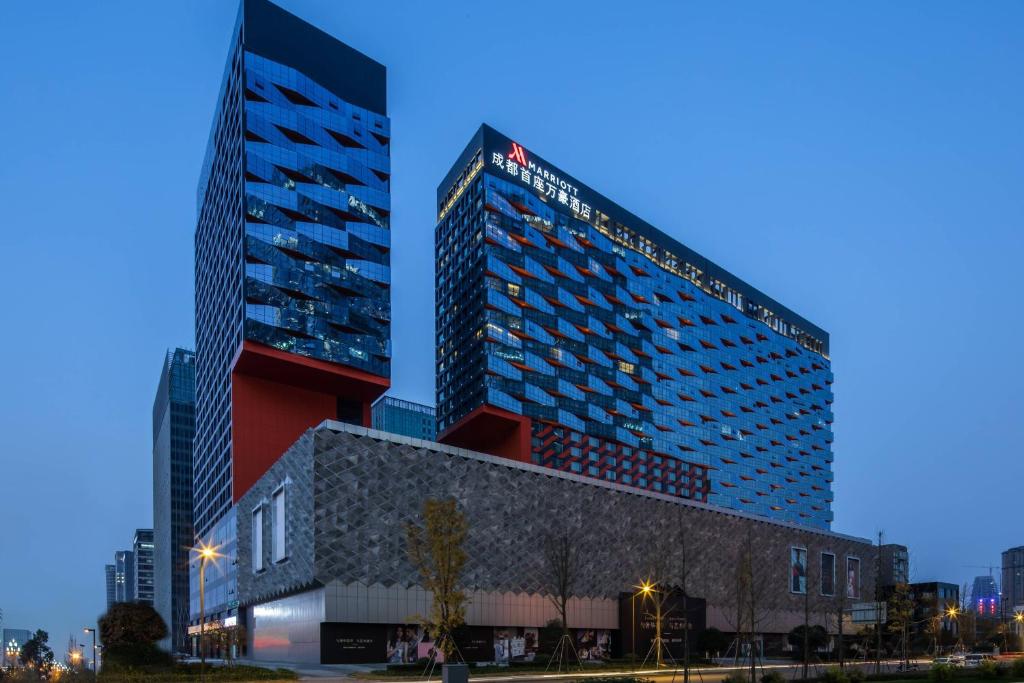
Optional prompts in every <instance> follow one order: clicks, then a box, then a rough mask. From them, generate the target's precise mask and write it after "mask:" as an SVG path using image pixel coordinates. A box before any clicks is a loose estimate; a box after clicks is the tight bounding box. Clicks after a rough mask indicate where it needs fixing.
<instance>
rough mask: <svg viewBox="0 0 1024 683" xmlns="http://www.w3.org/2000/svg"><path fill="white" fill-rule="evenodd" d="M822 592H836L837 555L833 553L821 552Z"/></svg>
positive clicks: (823, 593) (833, 593)
mask: <svg viewBox="0 0 1024 683" xmlns="http://www.w3.org/2000/svg"><path fill="white" fill-rule="evenodd" d="M821 594H822V595H835V594H836V556H835V555H833V554H832V553H822V554H821Z"/></svg>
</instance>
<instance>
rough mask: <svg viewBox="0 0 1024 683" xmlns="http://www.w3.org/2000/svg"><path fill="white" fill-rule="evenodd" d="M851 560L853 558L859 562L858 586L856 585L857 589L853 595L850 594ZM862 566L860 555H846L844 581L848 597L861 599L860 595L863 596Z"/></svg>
mask: <svg viewBox="0 0 1024 683" xmlns="http://www.w3.org/2000/svg"><path fill="white" fill-rule="evenodd" d="M850 560H853V561H855V562H856V563H857V586H856V589H855V591H854V594H853V595H850ZM860 568H861V561H860V557H858V556H856V555H847V556H846V579H845V581H843V583H844V585H845V586H846V589H845V590H846V597H847V598H853V599H855V600H859V599H860V596H861V578H860Z"/></svg>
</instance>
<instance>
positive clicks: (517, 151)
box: [508, 142, 526, 166]
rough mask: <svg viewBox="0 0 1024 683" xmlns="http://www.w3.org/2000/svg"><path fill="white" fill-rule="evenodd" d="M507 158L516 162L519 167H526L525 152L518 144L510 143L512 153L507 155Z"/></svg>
mask: <svg viewBox="0 0 1024 683" xmlns="http://www.w3.org/2000/svg"><path fill="white" fill-rule="evenodd" d="M508 158H509V159H510V160H512V161H516V162H518V163H519V165H520V166H526V151H525V150H524V149H523V147H522V145H520V144H518V143H515V142H513V143H512V151H511V152H509V153H508Z"/></svg>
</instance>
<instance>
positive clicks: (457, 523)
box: [405, 498, 469, 662]
mask: <svg viewBox="0 0 1024 683" xmlns="http://www.w3.org/2000/svg"><path fill="white" fill-rule="evenodd" d="M468 531H469V524H468V522H467V521H466V516H465V515H464V514H463V513H462V512H461V511H460V510H459V508H458V505H457V504H456V503H455V500H454V499H451V498H449V499H447V500H436V499H428V500H426V501H424V503H423V524H422V526H420V525H418V524H413V523H408V524H406V527H405V532H406V545H407V551H408V555H409V561H410V562H411V563H412V565H413V566H414V567H415V568H416V570H417V571H418V572H419V574H420V577H421V578H422V579H423V588H425V589H426V590H428V591H430V593H431V595H432V597H433V603H432V606H431V611H430V617H429V618H427V619H424V618H422V617H420V621H422V622H423V623H424V625H425V626H427V627H429V628H430V630H431V632H432V633H435V634H436V635H437V645H438V648H440V650H441V652H442V653H443V654H444V660H445V661H446V662H450V661H451V656H452V653H453V652H454V651H455V643H454V641H453V639H452V638H453V634H454V631H455V629H456V628H458V627H459V626H461V625H462V624H463V623H464V622H465V618H466V602H467V598H466V594H465V592H463V590H462V587H461V585H460V584H461V579H462V570H463V568H464V567H465V566H466V560H467V559H468V558H467V555H466V550H465V547H464V546H465V542H466V535H467V533H468Z"/></svg>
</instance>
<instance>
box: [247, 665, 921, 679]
mask: <svg viewBox="0 0 1024 683" xmlns="http://www.w3.org/2000/svg"><path fill="white" fill-rule="evenodd" d="M246 663H247V664H255V663H256V662H246ZM916 664H917V666H919V667H927V666H928V664H929V660H918V661H917V662H916ZM259 665H260V666H271V667H273V666H277V665H275V664H271V663H269V662H260V663H259ZM898 665H899V662H897V661H895V660H893V661H883V662H882V670H883V671H885V672H893V671H896V670H897V666H898ZM279 666H282V667H287V668H291V669H293V670H295V671H297V672H298V674H299V676H300V677H301V679H302V680H315V681H318V682H319V683H360V682H361V681H362V682H363V683H381V680H380V679H373V680H372V681H371V680H370V679H360V678H359V674H360V673H362V672H365V671H367V670H368V668H367V667H357V666H350V667H346V666H327V665H316V664H310V665H299V666H295V665H288V664H284V663H282V664H280V665H279ZM829 666H832V665H831V664H817V665H812V666H811V667H810V670H809V671H808V675H809V676H811V677H816V676H818V675H820V674H821V672H822V671H824V670H825V669H826V668H828V667H829ZM847 666H856V667H858V668H861V669H863V670H864V671H865V673H873V672H874V668H875V663H874V662H866V663H864V662H858V663H850V662H847ZM747 670H748V667H744V666H731V665H729V666H716V667H703V668H693V669H691V670H690V682H691V683H721V681H722V680H723V679H724V678H725V677H726V676H727V675H729V674H730V673H733V672H736V671H747ZM767 671H778V672H779V673H781V674H782V675H783V676H785V677H786V678H787V679H791V680H795V679H799V678H801V676H802V675H803V666H802V665H801V664H793V663H790V662H777V661H776V662H766V663H765V664H764V665H763V666H758V677H760V676H761V674H762V673H765V672H767ZM631 673H632V672H631V671H628V670H625V671H608V670H607V669H602V670H600V671H593V670H590V671H588V670H587V668H586V667H584V669H583V672H582V673H581V672H571V673H563V674H557V673H548V674H545V673H537V672H523V673H518V674H514V675H504V674H488V675H481V676H472V675H471V676H470V677H469V680H470V683H558V682H564V683H569V682H571V681H581V682H583V683H586V680H587V679H588V678H602V677H608V676H626V675H630V674H631ZM636 674H637V675H638V676H640V677H642V678H646V679H650V680H653V681H655V682H656V683H682V680H683V674H682V671H681V670H678V669H676V670H674V671H673V670H664V669H663V670H661V671H659V670H657V669H641V670H639V671H637V672H636ZM391 680H393V681H394V683H422V680H423V679H422V678H420V677H416V678H394V679H391ZM431 680H432V681H440V672H439V671H438V672H437V674H435V675H434V676H433V678H432V679H431Z"/></svg>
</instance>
